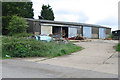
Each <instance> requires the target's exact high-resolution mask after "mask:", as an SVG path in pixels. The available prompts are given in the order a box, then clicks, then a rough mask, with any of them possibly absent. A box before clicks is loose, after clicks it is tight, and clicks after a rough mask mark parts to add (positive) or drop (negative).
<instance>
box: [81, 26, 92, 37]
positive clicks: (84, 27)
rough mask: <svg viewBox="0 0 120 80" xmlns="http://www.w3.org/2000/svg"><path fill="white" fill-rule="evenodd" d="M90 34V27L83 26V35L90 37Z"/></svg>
mask: <svg viewBox="0 0 120 80" xmlns="http://www.w3.org/2000/svg"><path fill="white" fill-rule="evenodd" d="M91 36H92V28H91V27H87V26H83V37H87V38H91Z"/></svg>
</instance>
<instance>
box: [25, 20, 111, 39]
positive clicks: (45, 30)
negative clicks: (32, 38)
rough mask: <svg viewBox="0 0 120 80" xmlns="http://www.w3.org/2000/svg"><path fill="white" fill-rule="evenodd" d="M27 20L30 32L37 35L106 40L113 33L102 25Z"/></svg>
mask: <svg viewBox="0 0 120 80" xmlns="http://www.w3.org/2000/svg"><path fill="white" fill-rule="evenodd" d="M26 20H27V21H28V24H29V27H28V32H35V33H36V34H46V35H49V34H53V35H60V36H61V37H63V38H66V37H67V38H71V37H75V36H77V35H80V36H81V37H86V38H93V39H105V38H107V37H108V36H109V34H110V33H111V28H109V27H104V26H100V25H93V24H85V23H76V22H63V21H51V20H40V19H29V18H26Z"/></svg>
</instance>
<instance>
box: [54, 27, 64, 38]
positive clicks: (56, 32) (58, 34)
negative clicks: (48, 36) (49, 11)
mask: <svg viewBox="0 0 120 80" xmlns="http://www.w3.org/2000/svg"><path fill="white" fill-rule="evenodd" d="M61 30H62V28H61V26H53V28H52V33H53V37H61Z"/></svg>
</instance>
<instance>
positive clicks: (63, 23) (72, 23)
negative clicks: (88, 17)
mask: <svg viewBox="0 0 120 80" xmlns="http://www.w3.org/2000/svg"><path fill="white" fill-rule="evenodd" d="M25 19H27V20H31V21H39V22H41V23H48V24H62V25H73V26H88V27H102V28H110V27H105V26H101V25H95V24H86V23H77V22H64V21H52V20H41V19H30V18H25ZM110 29H111V28H110Z"/></svg>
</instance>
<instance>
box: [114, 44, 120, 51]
mask: <svg viewBox="0 0 120 80" xmlns="http://www.w3.org/2000/svg"><path fill="white" fill-rule="evenodd" d="M115 48H116V51H120V43H118V45H117V46H116V47H115Z"/></svg>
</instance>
